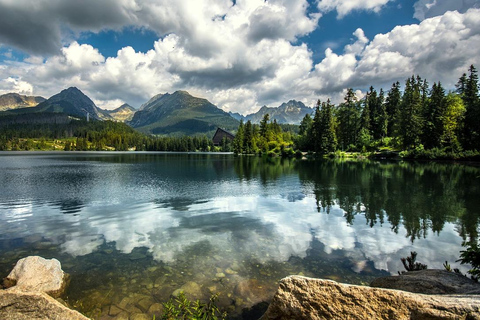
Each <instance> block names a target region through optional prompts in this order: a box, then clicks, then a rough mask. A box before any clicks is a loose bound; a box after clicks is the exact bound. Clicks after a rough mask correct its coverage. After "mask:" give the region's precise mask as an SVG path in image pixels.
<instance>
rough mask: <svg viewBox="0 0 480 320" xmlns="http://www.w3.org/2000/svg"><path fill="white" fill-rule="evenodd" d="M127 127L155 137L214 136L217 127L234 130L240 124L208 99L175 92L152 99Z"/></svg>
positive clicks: (142, 107) (141, 108)
mask: <svg viewBox="0 0 480 320" xmlns="http://www.w3.org/2000/svg"><path fill="white" fill-rule="evenodd" d="M128 124H130V125H131V126H132V127H134V128H136V129H139V130H140V131H143V132H149V133H153V134H173V135H182V134H186V135H192V134H198V133H212V132H214V131H215V130H216V129H217V128H218V127H221V128H225V129H228V130H235V129H237V127H238V124H239V122H238V121H237V120H236V119H234V118H232V117H231V116H230V115H229V114H228V113H226V112H225V111H223V110H222V109H219V108H217V107H216V106H214V105H213V104H212V103H210V102H209V101H208V100H206V99H201V98H196V97H193V96H192V95H190V94H189V93H188V92H186V91H176V92H174V93H172V94H169V93H166V94H159V95H156V96H154V97H153V98H151V99H150V100H149V101H147V102H146V103H145V104H143V105H142V106H141V107H140V109H139V110H138V111H137V112H136V113H135V115H134V116H133V119H132V120H131V121H130V122H128Z"/></svg>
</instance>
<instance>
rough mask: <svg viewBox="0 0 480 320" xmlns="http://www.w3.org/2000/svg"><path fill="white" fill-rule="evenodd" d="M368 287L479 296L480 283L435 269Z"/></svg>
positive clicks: (382, 280) (383, 278) (401, 276)
mask: <svg viewBox="0 0 480 320" xmlns="http://www.w3.org/2000/svg"><path fill="white" fill-rule="evenodd" d="M370 286H371V287H376V288H385V289H396V290H403V291H408V292H415V293H426V294H480V283H478V282H475V281H473V280H471V279H469V278H467V277H465V276H463V275H461V274H458V273H455V272H448V271H445V270H435V269H427V270H420V271H409V272H405V273H402V274H400V275H398V276H391V277H381V278H377V279H375V280H373V281H372V283H371V284H370Z"/></svg>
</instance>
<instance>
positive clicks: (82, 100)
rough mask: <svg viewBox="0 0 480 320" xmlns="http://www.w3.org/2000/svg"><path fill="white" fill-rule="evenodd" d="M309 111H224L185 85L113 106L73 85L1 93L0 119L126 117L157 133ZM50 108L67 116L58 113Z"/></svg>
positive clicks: (208, 130) (291, 106)
mask: <svg viewBox="0 0 480 320" xmlns="http://www.w3.org/2000/svg"><path fill="white" fill-rule="evenodd" d="M312 112H313V109H311V108H308V107H306V106H305V105H304V104H303V103H302V102H299V101H295V100H291V101H289V102H287V103H283V104H282V105H281V106H279V107H278V108H269V107H266V106H264V107H262V108H261V109H260V110H259V111H258V112H256V113H253V114H250V115H247V116H242V115H241V114H238V113H235V114H234V113H227V112H225V111H223V110H222V109H220V108H218V107H216V106H215V105H213V104H212V103H210V102H209V101H208V100H206V99H201V98H197V97H194V96H192V95H190V94H189V93H188V92H186V91H176V92H174V93H172V94H169V93H166V94H158V95H156V96H154V97H152V98H151V99H150V100H149V101H147V102H146V103H144V104H143V105H142V106H141V107H140V109H139V110H136V109H135V108H133V107H131V106H129V105H128V104H124V105H122V106H120V107H118V108H117V109H115V110H103V109H100V108H98V107H97V106H96V105H95V103H94V102H93V101H92V100H91V99H90V98H89V97H88V96H86V95H85V94H84V93H83V92H81V91H80V90H79V89H77V88H75V87H71V88H68V89H65V90H62V91H61V92H60V93H58V94H56V95H54V96H52V97H50V98H49V99H47V100H45V99H44V98H42V97H29V96H22V95H19V94H15V93H9V94H5V95H2V96H0V116H3V118H2V119H3V120H2V121H3V123H25V121H26V122H32V121H35V122H37V123H40V122H41V123H48V122H49V121H51V122H52V123H58V122H59V121H62V122H65V121H67V119H68V117H72V118H86V116H87V114H88V115H89V117H90V119H95V120H115V121H121V122H126V123H127V124H128V125H130V126H131V127H133V128H136V129H138V130H140V131H142V132H145V133H151V134H159V135H195V134H213V132H214V131H215V130H216V129H217V128H223V129H226V130H230V131H235V130H236V129H237V128H238V125H239V120H244V121H248V120H250V121H252V122H253V123H260V121H261V120H262V119H263V117H264V115H265V114H267V113H268V114H269V115H270V119H271V120H273V119H276V121H277V122H278V123H280V124H282V123H290V124H299V123H300V121H301V120H302V119H303V117H304V116H305V114H307V113H312ZM35 114H38V115H35ZM54 114H63V115H65V116H67V117H63V118H59V117H58V116H53V115H54ZM49 119H51V120H49Z"/></svg>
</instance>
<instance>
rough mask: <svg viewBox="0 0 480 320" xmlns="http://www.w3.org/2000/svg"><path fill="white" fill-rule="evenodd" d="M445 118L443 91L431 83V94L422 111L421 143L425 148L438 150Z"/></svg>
mask: <svg viewBox="0 0 480 320" xmlns="http://www.w3.org/2000/svg"><path fill="white" fill-rule="evenodd" d="M444 117H445V90H444V89H443V87H442V84H441V83H440V82H439V83H438V84H436V83H433V86H432V94H431V95H430V99H429V102H428V104H427V105H426V106H425V108H424V110H423V129H422V143H423V144H424V145H425V148H427V149H431V148H439V147H441V144H442V137H443V130H444V126H443V123H444Z"/></svg>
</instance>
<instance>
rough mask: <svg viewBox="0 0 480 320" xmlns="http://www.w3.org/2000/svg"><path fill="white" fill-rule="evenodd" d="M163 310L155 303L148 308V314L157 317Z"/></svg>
mask: <svg viewBox="0 0 480 320" xmlns="http://www.w3.org/2000/svg"><path fill="white" fill-rule="evenodd" d="M163 309H164V307H163V304H161V303H158V302H156V303H154V304H152V305H151V306H150V308H149V309H148V313H149V314H155V315H157V316H158V315H160V314H162V313H163Z"/></svg>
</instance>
